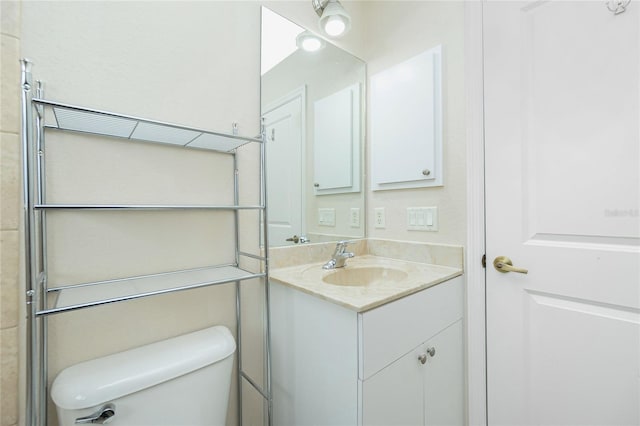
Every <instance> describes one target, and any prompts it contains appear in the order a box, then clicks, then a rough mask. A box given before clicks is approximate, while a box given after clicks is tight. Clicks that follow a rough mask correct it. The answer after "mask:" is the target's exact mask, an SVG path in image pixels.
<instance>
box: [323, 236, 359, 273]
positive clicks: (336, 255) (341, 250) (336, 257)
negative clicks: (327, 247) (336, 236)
mask: <svg viewBox="0 0 640 426" xmlns="http://www.w3.org/2000/svg"><path fill="white" fill-rule="evenodd" d="M348 244H351V241H338V243H337V244H336V250H335V251H334V252H333V256H331V260H329V261H328V262H327V263H325V264H324V265H322V269H335V268H342V267H344V265H345V263H346V262H347V259H350V258H352V257H353V256H355V254H353V253H351V252H348V251H345V250H346V249H347V245H348Z"/></svg>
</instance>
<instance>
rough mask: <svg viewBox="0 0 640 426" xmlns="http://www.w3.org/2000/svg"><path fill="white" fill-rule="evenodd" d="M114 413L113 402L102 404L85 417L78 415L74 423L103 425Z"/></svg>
mask: <svg viewBox="0 0 640 426" xmlns="http://www.w3.org/2000/svg"><path fill="white" fill-rule="evenodd" d="M115 415H116V406H115V405H114V404H111V403H109V404H104V405H103V406H102V408H100V409H99V410H98V411H96V412H95V413H93V414H90V415H88V416H86V417H79V418H77V419H76V422H75V423H76V424H98V425H103V424H105V423H108V422H109V421H110V420H111V419H112V418H113V416H115Z"/></svg>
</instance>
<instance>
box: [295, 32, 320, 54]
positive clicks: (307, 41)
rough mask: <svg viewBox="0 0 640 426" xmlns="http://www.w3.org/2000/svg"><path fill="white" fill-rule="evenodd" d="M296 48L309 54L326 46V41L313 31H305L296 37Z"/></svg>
mask: <svg viewBox="0 0 640 426" xmlns="http://www.w3.org/2000/svg"><path fill="white" fill-rule="evenodd" d="M296 46H298V48H299V49H302V50H305V51H307V52H317V51H318V50H320V49H322V48H323V47H324V46H325V41H324V40H323V39H321V38H320V37H318V36H317V35H315V34H313V33H312V32H311V31H303V32H301V33H300V34H298V36H297V37H296Z"/></svg>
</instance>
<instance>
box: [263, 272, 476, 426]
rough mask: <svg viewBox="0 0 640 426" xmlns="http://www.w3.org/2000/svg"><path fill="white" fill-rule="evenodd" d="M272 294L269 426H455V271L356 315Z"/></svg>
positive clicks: (291, 292)
mask: <svg viewBox="0 0 640 426" xmlns="http://www.w3.org/2000/svg"><path fill="white" fill-rule="evenodd" d="M271 294H272V336H273V337H272V345H273V346H272V356H273V402H274V424H276V425H318V424H323V425H400V424H401V425H462V424H464V364H463V353H464V352H463V335H462V312H463V278H462V277H461V276H459V277H456V278H453V279H451V280H449V281H446V282H444V283H441V284H437V285H435V286H433V287H429V288H426V289H424V290H421V291H418V292H416V293H414V294H411V295H408V296H405V297H403V298H400V299H398V300H395V301H393V302H390V303H387V304H385V305H382V306H380V307H377V308H374V309H371V310H369V311H365V312H355V311H353V310H350V309H348V308H346V307H343V306H339V305H337V304H335V303H332V302H329V301H326V300H322V299H321V298H318V297H316V296H313V295H310V294H306V293H304V292H302V291H300V290H297V289H294V288H291V287H288V286H286V285H282V284H279V283H277V282H272V293H271ZM431 349H433V350H431ZM429 351H430V352H431V353H432V354H433V355H430V354H429ZM421 359H422V360H423V361H424V363H422V361H421Z"/></svg>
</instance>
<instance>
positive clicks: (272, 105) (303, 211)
mask: <svg viewBox="0 0 640 426" xmlns="http://www.w3.org/2000/svg"><path fill="white" fill-rule="evenodd" d="M296 98H300V105H301V110H300V135H301V138H300V139H301V146H300V179H302V183H301V189H300V198H301V200H302V203H301V205H300V215H301V216H302V223H301V224H300V235H307V175H306V172H307V85H306V84H303V85H302V86H300V87H298V88H296V89H294V90H292V91H291V92H289V93H287V94H286V95H283V96H281V97H279V98H277V99H276V100H274V101H272V102H269V103H268V104H267V105H265V107H264V111H260V117H264V115H265V114H268V113H270V112H271V111H273V110H275V109H277V108H280V107H281V106H283V105H285V104H287V103H289V102H291V101H293V100H294V99H296ZM268 166H269V164H267V167H268Z"/></svg>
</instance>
